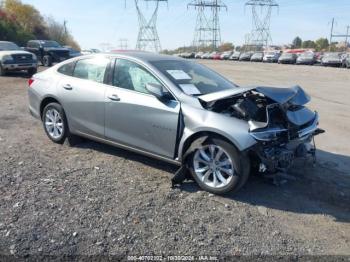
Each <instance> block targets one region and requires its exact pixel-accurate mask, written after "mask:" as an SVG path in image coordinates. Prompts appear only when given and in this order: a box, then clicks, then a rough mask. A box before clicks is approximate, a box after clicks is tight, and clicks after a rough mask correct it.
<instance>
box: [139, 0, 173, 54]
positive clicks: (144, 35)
mask: <svg viewBox="0 0 350 262" xmlns="http://www.w3.org/2000/svg"><path fill="white" fill-rule="evenodd" d="M140 2H154V4H155V7H154V11H153V13H152V16H151V18H150V19H149V20H147V19H146V18H145V16H144V12H143V11H142V8H141V5H140ZM159 2H168V0H135V6H136V10H137V15H138V20H139V34H138V37H137V43H136V49H137V50H149V51H154V52H159V51H160V50H161V45H160V41H159V36H158V32H157V17H158V8H159Z"/></svg>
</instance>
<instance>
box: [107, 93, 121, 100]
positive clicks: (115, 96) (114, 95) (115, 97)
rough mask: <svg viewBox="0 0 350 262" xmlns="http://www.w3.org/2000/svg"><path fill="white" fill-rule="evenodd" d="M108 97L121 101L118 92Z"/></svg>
mask: <svg viewBox="0 0 350 262" xmlns="http://www.w3.org/2000/svg"><path fill="white" fill-rule="evenodd" d="M108 98H109V100H112V101H120V98H119V96H118V95H116V94H113V95H110V96H108Z"/></svg>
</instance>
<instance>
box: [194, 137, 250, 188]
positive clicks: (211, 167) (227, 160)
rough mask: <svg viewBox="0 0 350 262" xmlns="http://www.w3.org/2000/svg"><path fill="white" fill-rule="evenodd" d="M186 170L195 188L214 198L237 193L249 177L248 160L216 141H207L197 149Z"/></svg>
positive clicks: (231, 146)
mask: <svg viewBox="0 0 350 262" xmlns="http://www.w3.org/2000/svg"><path fill="white" fill-rule="evenodd" d="M194 143H195V142H194ZM189 166H190V171H191V174H192V176H193V178H194V179H195V181H196V182H197V183H198V185H199V186H200V187H201V188H202V189H204V190H206V191H209V192H211V193H214V194H225V193H227V192H236V191H238V190H239V189H240V188H241V187H242V186H243V185H244V184H245V183H246V182H247V180H248V177H249V173H250V163H249V159H248V157H246V156H244V155H243V154H242V153H240V152H239V151H238V150H237V149H236V148H235V147H234V146H233V145H231V144H230V143H228V142H226V141H224V140H222V139H220V138H209V139H207V141H206V142H205V143H203V144H202V145H201V147H199V148H197V149H196V150H195V151H194V153H193V155H192V157H191V159H190V162H189Z"/></svg>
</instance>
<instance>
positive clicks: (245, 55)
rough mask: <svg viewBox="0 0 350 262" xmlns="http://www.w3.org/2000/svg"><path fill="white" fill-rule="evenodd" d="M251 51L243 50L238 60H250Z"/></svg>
mask: <svg viewBox="0 0 350 262" xmlns="http://www.w3.org/2000/svg"><path fill="white" fill-rule="evenodd" d="M252 55H253V53H252V52H245V53H242V54H241V55H240V56H239V61H250V58H251V57H252Z"/></svg>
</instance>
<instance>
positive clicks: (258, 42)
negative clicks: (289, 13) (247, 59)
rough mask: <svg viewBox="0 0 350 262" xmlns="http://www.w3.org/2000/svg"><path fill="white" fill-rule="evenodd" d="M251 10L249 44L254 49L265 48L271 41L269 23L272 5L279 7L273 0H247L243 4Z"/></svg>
mask: <svg viewBox="0 0 350 262" xmlns="http://www.w3.org/2000/svg"><path fill="white" fill-rule="evenodd" d="M245 5H246V6H249V7H251V10H252V18H253V20H252V27H253V28H252V31H251V36H250V41H251V43H250V46H252V47H253V48H254V49H256V50H258V49H262V48H267V47H268V46H269V44H270V43H272V38H271V33H270V24H271V14H272V9H273V8H274V7H277V8H278V7H279V4H277V2H276V1H275V0H249V1H248V2H246V4H245Z"/></svg>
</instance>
